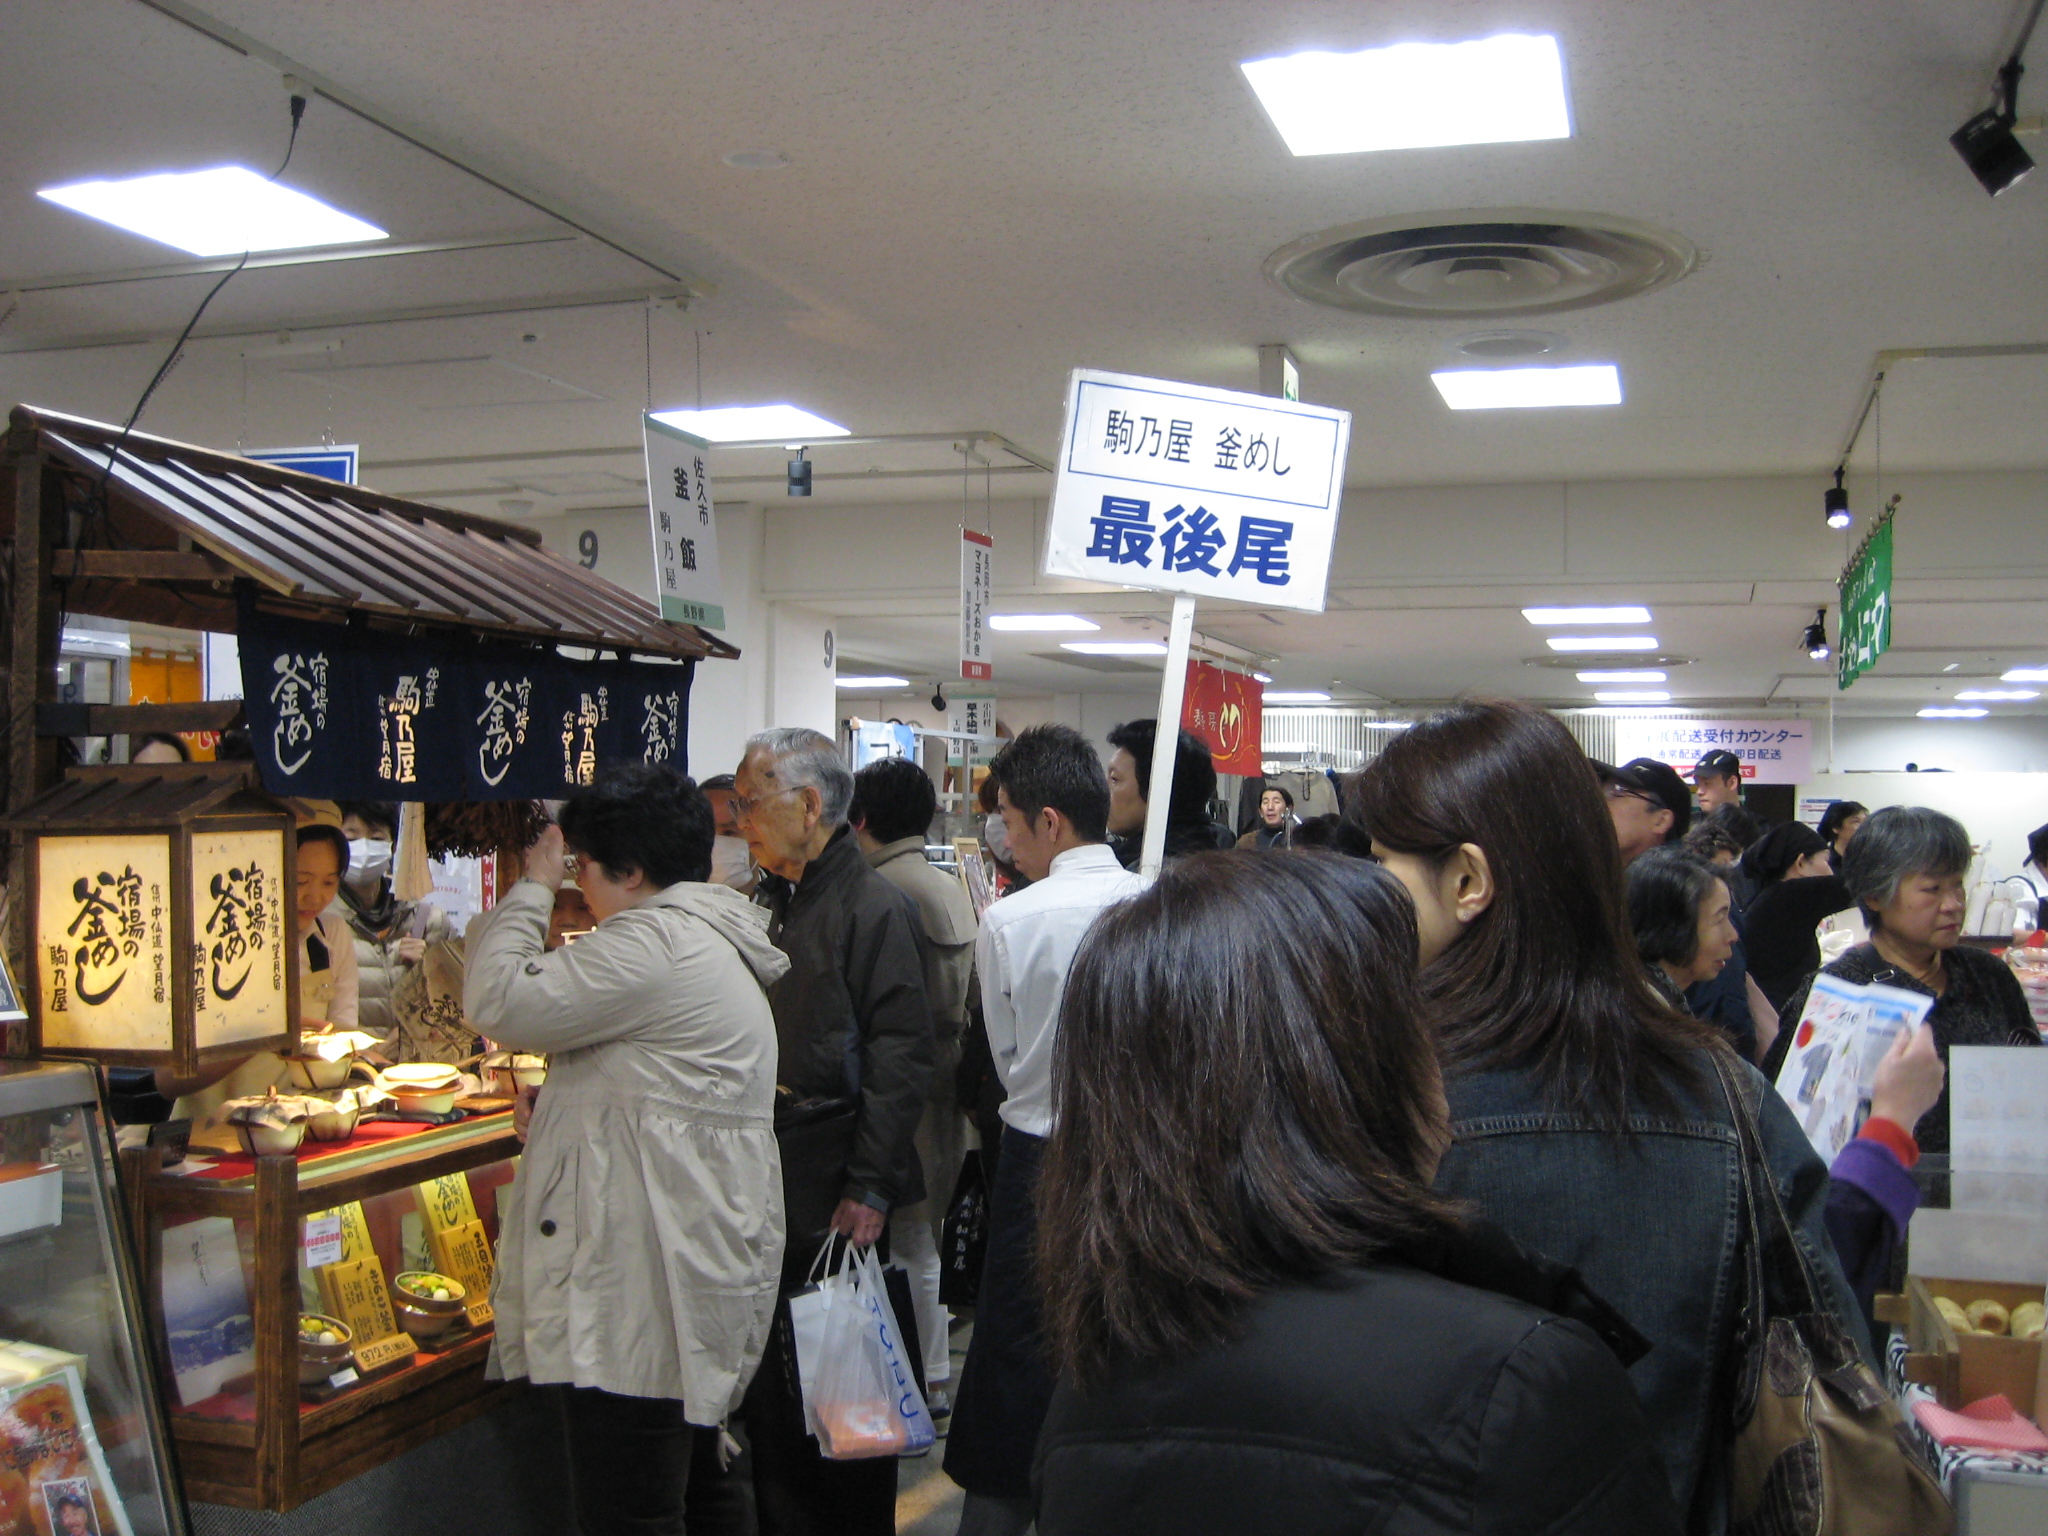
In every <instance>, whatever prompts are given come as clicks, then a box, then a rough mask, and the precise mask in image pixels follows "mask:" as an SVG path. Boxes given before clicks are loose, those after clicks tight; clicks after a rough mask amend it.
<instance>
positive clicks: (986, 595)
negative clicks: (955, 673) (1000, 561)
mask: <svg viewBox="0 0 2048 1536" xmlns="http://www.w3.org/2000/svg"><path fill="white" fill-rule="evenodd" d="M995 565H996V541H995V540H994V539H992V538H990V537H989V536H988V535H987V534H985V533H976V532H975V531H974V530H973V529H971V528H962V529H961V530H960V675H961V676H962V677H964V678H966V679H968V680H969V681H970V682H976V683H985V682H987V681H988V680H989V679H990V678H992V677H994V676H995V675H996V668H995V653H994V652H993V651H992V650H991V649H990V648H989V643H988V605H989V602H990V600H991V599H992V598H993V597H994V596H995V590H996V576H995Z"/></svg>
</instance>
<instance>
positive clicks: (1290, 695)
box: [1265, 688, 1330, 704]
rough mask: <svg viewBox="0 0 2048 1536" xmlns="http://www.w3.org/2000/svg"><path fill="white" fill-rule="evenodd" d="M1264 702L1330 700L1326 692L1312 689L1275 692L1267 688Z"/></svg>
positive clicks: (1300, 702) (1321, 701)
mask: <svg viewBox="0 0 2048 1536" xmlns="http://www.w3.org/2000/svg"><path fill="white" fill-rule="evenodd" d="M1265 702H1266V703H1268V704H1327V703H1329V702H1330V696H1329V695H1328V694H1327V693H1317V692H1316V691H1315V690H1314V689H1295V690H1291V691H1287V692H1282V693H1275V692H1273V691H1272V690H1271V689H1270V688H1269V689H1267V690H1266V694H1265Z"/></svg>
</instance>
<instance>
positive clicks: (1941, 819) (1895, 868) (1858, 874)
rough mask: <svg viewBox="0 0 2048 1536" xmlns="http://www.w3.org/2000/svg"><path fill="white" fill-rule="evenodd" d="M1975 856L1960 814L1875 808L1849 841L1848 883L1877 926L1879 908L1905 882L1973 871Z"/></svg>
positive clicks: (1845, 865) (1905, 807)
mask: <svg viewBox="0 0 2048 1536" xmlns="http://www.w3.org/2000/svg"><path fill="white" fill-rule="evenodd" d="M1970 858H1971V851H1970V834H1969V833H1968V832H1967V831H1965V830H1964V828H1963V824H1962V823H1961V822H1960V821H1957V820H1956V819H1955V817H1953V816H1949V815H1945V814H1944V813H1942V812H1940V811H1934V810H1929V809H1928V808H1927V807H1926V806H1924V805H1888V806H1886V807H1885V808H1884V809H1883V810H1881V811H1872V812H1871V813H1870V820H1868V821H1866V822H1864V823H1863V825H1862V826H1861V827H1859V828H1858V829H1857V832H1856V835H1855V836H1854V837H1852V838H1851V839H1849V849H1848V852H1846V853H1844V854H1843V855H1842V883H1843V884H1845V885H1847V886H1848V887H1849V894H1850V895H1851V896H1854V897H1855V898H1856V904H1857V905H1858V906H1860V907H1861V908H1863V910H1864V913H1865V915H1866V916H1867V917H1870V918H1872V919H1873V920H1872V922H1871V926H1872V927H1873V928H1875V927H1877V926H1878V924H1877V923H1876V921H1875V920H1874V919H1875V915H1876V913H1877V911H1878V909H1879V908H1881V907H1887V906H1890V905H1891V903H1892V901H1893V899H1894V898H1896V897H1897V896H1898V894H1899V886H1900V885H1901V884H1903V883H1904V882H1905V881H1907V880H1910V879H1912V878H1913V877H1914V876H1916V875H1932V876H1933V877H1934V878H1935V879H1937V880H1946V879H1947V878H1948V877H1949V876H1951V875H1962V874H1968V873H1969V869H1970Z"/></svg>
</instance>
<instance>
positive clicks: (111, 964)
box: [7, 763, 299, 1076]
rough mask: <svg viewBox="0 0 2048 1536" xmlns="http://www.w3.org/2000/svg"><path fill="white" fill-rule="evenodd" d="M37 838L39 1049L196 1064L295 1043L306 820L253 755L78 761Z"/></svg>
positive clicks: (35, 1021) (31, 870)
mask: <svg viewBox="0 0 2048 1536" xmlns="http://www.w3.org/2000/svg"><path fill="white" fill-rule="evenodd" d="M7 825H8V826H9V827H10V828H12V829H13V830H14V831H16V832H17V833H20V834H21V835H22V836H23V837H24V838H25V840H26V843H27V864H28V881H27V893H28V902H29V918H28V920H29V946H30V949H29V956H28V958H29V966H28V974H27V976H25V977H24V985H25V990H26V992H27V997H26V999H25V1001H26V1002H27V1004H28V1010H29V1019H30V1029H29V1039H28V1041H27V1042H26V1043H27V1048H28V1050H29V1051H30V1052H31V1053H39V1052H41V1051H45V1050H49V1051H61V1052H64V1053H67V1054H73V1055H83V1056H93V1057H97V1058H99V1059H100V1060H102V1061H106V1062H111V1063H116V1064H125V1065H131V1066H167V1067H170V1068H171V1069H172V1070H173V1071H174V1072H176V1073H177V1074H178V1075H180V1076H191V1075H193V1074H194V1073H196V1072H197V1071H198V1070H199V1067H200V1066H201V1064H203V1063H205V1062H209V1061H216V1060H221V1059H223V1058H232V1057H240V1056H247V1055H250V1054H251V1053H253V1052H255V1051H262V1050H289V1049H291V1048H292V1047H294V1046H295V1045H296V1042H297V1040H298V1020H299V977H298V966H297V964H296V960H295V955H294V949H295V946H296V945H297V942H298V933H297V924H296V918H295V916H294V894H295V892H294V887H295V884H296V880H297V857H296V854H297V836H296V817H295V816H294V815H293V813H292V810H291V808H290V807H289V806H288V805H287V804H286V803H285V802H284V801H282V800H279V799H277V798H275V797H273V796H271V795H269V794H266V793H265V792H264V791H263V790H262V789H261V788H260V787H259V786H258V783H257V779H256V773H255V765H254V764H248V763H190V764H183V763H167V764H151V765H147V766H140V767H117V768H84V769H74V770H72V772H71V774H70V775H69V776H68V777H67V778H66V779H65V780H64V781H63V782H62V783H61V784H59V785H57V787H56V788H54V789H52V790H50V791H49V792H48V793H47V794H45V795H42V796H41V797H39V798H38V799H36V800H33V801H31V802H30V803H29V804H28V805H26V806H24V807H22V809H21V810H20V811H19V812H17V813H16V814H15V815H14V816H12V817H10V818H9V819H8V822H7Z"/></svg>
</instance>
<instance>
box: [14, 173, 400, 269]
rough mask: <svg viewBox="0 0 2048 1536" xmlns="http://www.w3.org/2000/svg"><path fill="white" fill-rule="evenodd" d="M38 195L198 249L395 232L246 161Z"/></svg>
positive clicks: (333, 241) (348, 240)
mask: <svg viewBox="0 0 2048 1536" xmlns="http://www.w3.org/2000/svg"><path fill="white" fill-rule="evenodd" d="M36 196H37V197H44V198H48V199H49V200H50V201H51V202H53V203H61V204H62V205H63V206H64V207H66V208H70V209H72V210H74V211H75V212H78V213H82V214H84V215H86V217H88V218H94V219H99V220H101V221H103V222H104V223H108V224H112V225H114V226H116V227H117V228H120V229H125V230H128V231H129V232H130V233H132V234H137V235H141V236H143V237H144V238H145V239H149V240H157V241H161V242H162V243H163V244H165V245H169V246H175V247H176V248H177V249H179V250H181V251H190V252H191V253H192V254H193V255H194V256H232V255H239V254H240V253H241V252H243V251H290V250H297V249H298V248H299V247H301V246H308V245H349V244H352V243H354V242H356V241H360V240H388V239H389V238H390V236H389V235H388V234H386V233H385V232H384V231H383V230H381V229H379V228H378V227H377V226H376V225H374V224H365V223H364V222H363V221H362V220H361V219H358V218H355V217H353V216H351V215H349V214H346V213H343V212H342V211H341V210H340V209H339V208H330V207H328V206H327V204H325V203H323V202H321V201H320V200H319V199H318V198H317V197H308V196H306V194H305V193H303V192H294V191H293V190H292V189H291V188H290V187H282V186H279V185H278V184H277V183H276V182H274V181H269V180H266V179H265V178H263V177H261V176H259V175H257V174H256V173H255V172H254V171H252V170H250V169H249V168H248V167H247V166H241V165H218V166H215V167H214V168H213V169H212V170H210V171H175V172H167V173H165V174H163V175H159V176H131V177H129V178H128V179H127V180H126V181H74V182H72V183H71V184H70V185H69V186H63V187H44V188H43V189H42V190H41V191H39V192H37V193H36Z"/></svg>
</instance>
